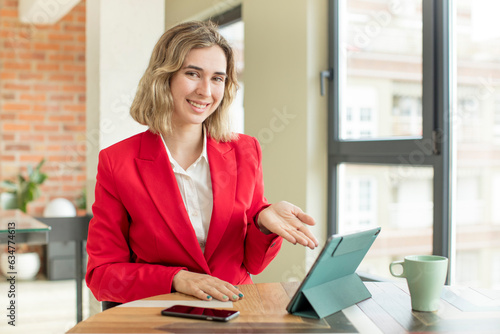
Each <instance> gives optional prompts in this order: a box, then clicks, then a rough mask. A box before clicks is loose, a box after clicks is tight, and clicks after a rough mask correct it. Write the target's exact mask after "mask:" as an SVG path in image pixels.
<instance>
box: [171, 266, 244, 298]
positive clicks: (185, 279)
mask: <svg viewBox="0 0 500 334" xmlns="http://www.w3.org/2000/svg"><path fill="white" fill-rule="evenodd" d="M172 288H173V289H174V290H175V291H177V292H182V293H185V294H186V295H191V296H194V297H197V298H199V299H201V300H212V299H217V300H220V301H223V302H227V301H233V302H234V301H237V300H240V299H241V298H243V294H242V293H241V291H240V290H238V289H237V288H236V287H235V286H233V285H232V284H229V283H228V282H225V281H223V280H220V279H218V278H216V277H213V276H210V275H206V274H198V273H193V272H190V271H187V270H181V271H179V272H178V273H177V274H176V275H175V276H174V279H173V281H172Z"/></svg>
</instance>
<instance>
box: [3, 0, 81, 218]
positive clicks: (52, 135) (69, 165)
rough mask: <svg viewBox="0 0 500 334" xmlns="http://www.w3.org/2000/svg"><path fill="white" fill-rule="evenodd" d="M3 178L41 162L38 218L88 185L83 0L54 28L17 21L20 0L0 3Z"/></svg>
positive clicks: (35, 204) (32, 209) (35, 211)
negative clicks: (53, 203)
mask: <svg viewBox="0 0 500 334" xmlns="http://www.w3.org/2000/svg"><path fill="white" fill-rule="evenodd" d="M0 140H1V142H0V180H4V179H14V178H15V176H16V174H17V173H18V172H19V171H23V172H25V171H26V167H27V166H28V165H32V166H34V165H36V164H37V163H38V162H39V161H40V160H41V159H42V158H45V159H46V163H45V165H44V168H43V171H44V172H46V173H47V174H48V175H49V178H48V180H47V181H46V182H45V183H44V184H43V186H42V187H41V191H42V196H41V197H40V198H39V199H38V200H36V201H34V202H32V203H31V204H30V205H29V206H28V213H30V214H32V215H41V214H42V212H43V210H44V208H45V205H46V204H47V203H48V202H49V201H50V200H51V199H54V198H57V197H64V198H67V199H69V200H71V201H72V202H75V199H76V198H77V197H79V195H80V194H81V191H82V189H83V188H84V186H85V179H86V174H85V149H86V147H85V143H86V140H85V1H81V2H80V3H79V4H78V5H77V6H76V7H75V8H73V10H72V11H71V12H70V13H68V14H67V15H66V16H65V17H63V18H62V19H61V20H60V21H59V22H58V23H56V24H54V25H51V26H41V25H36V26H35V25H30V24H22V23H21V22H20V21H19V18H18V0H0Z"/></svg>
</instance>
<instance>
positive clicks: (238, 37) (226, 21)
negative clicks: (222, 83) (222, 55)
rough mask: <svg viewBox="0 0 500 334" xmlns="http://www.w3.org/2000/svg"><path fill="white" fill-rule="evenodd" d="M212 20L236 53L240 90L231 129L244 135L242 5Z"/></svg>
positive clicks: (233, 106)
mask: <svg viewBox="0 0 500 334" xmlns="http://www.w3.org/2000/svg"><path fill="white" fill-rule="evenodd" d="M211 20H212V21H213V22H216V23H217V24H218V25H219V32H220V33H221V35H222V36H224V38H225V39H226V40H227V41H228V43H229V44H230V45H231V47H232V48H233V51H234V55H235V61H236V74H237V77H238V84H239V86H240V88H239V89H238V91H237V92H236V97H235V99H234V101H233V103H232V104H231V112H230V113H229V114H230V116H231V127H232V130H233V131H234V132H238V133H244V129H245V117H244V109H243V96H244V92H245V83H244V81H243V72H244V70H245V62H244V58H243V52H244V31H245V30H244V29H245V25H244V23H243V20H242V19H241V5H238V6H236V7H234V8H233V9H231V10H229V11H227V12H225V13H222V14H220V15H218V16H216V17H212V18H211Z"/></svg>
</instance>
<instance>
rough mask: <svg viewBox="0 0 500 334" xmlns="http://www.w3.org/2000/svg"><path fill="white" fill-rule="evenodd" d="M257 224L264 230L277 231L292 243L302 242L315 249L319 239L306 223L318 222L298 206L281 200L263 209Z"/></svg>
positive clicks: (267, 231)
mask: <svg viewBox="0 0 500 334" xmlns="http://www.w3.org/2000/svg"><path fill="white" fill-rule="evenodd" d="M257 224H258V225H259V228H260V230H261V231H262V232H264V233H266V234H269V233H271V232H272V233H276V234H277V235H279V236H281V237H283V239H285V240H287V241H288V242H291V243H292V244H294V245H295V244H297V243H299V244H301V245H303V246H307V247H309V248H311V249H314V248H315V247H317V246H318V240H317V239H316V237H314V235H313V234H312V232H311V231H309V229H308V228H307V226H306V225H310V226H313V225H315V224H316V222H315V221H314V219H313V218H312V217H311V216H309V215H308V214H306V213H304V212H303V211H302V210H301V209H300V208H299V207H298V206H295V205H293V204H291V203H288V202H285V201H281V202H278V203H274V204H272V205H271V206H269V207H267V208H265V209H264V210H262V211H261V212H260V214H259V218H258V220H257Z"/></svg>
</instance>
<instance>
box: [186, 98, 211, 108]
mask: <svg viewBox="0 0 500 334" xmlns="http://www.w3.org/2000/svg"><path fill="white" fill-rule="evenodd" d="M188 102H189V103H191V104H192V105H193V106H195V107H196V108H205V107H206V106H207V105H206V104H198V103H196V102H193V101H190V100H188Z"/></svg>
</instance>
